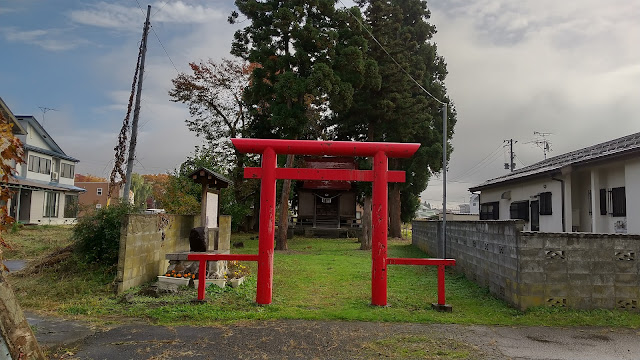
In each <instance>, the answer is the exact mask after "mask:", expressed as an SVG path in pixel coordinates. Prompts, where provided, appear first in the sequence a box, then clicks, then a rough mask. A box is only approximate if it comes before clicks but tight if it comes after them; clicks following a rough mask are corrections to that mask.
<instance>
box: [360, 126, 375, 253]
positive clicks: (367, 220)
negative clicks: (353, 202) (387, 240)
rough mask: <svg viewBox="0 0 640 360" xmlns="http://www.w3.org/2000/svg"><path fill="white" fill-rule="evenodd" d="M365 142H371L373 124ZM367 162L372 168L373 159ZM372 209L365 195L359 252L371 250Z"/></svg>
mask: <svg viewBox="0 0 640 360" xmlns="http://www.w3.org/2000/svg"><path fill="white" fill-rule="evenodd" d="M367 140H368V141H373V124H371V123H370V124H369V128H368V129H367ZM367 161H368V162H369V165H371V166H372V168H373V158H368V159H367ZM372 208H373V200H372V198H371V195H366V196H365V197H364V210H363V211H362V238H361V239H360V250H371V243H372V236H373V235H372V234H371V231H372V227H373V224H372V222H371V219H372V214H371V209H372Z"/></svg>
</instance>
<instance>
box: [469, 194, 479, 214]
mask: <svg viewBox="0 0 640 360" xmlns="http://www.w3.org/2000/svg"><path fill="white" fill-rule="evenodd" d="M469 213H471V214H475V215H479V214H480V195H479V194H471V196H470V197H469Z"/></svg>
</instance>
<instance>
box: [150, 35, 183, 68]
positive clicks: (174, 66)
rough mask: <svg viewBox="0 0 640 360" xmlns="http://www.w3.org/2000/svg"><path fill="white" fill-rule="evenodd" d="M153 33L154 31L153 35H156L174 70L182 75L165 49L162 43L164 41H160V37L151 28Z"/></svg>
mask: <svg viewBox="0 0 640 360" xmlns="http://www.w3.org/2000/svg"><path fill="white" fill-rule="evenodd" d="M151 31H153V35H155V36H156V39H158V42H159V43H160V46H162V50H164V53H165V54H166V55H167V58H169V61H170V62H171V65H173V68H174V69H175V70H176V72H177V73H178V74H180V71H178V68H177V67H176V64H174V63H173V60H171V56H169V53H168V52H167V49H166V48H165V47H164V44H163V43H162V41H160V37H159V36H158V34H157V33H156V31H155V30H154V29H153V27H151Z"/></svg>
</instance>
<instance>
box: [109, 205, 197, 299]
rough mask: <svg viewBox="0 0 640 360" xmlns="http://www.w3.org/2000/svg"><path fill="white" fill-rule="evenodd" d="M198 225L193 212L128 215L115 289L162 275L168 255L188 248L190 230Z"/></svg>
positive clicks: (130, 286)
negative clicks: (190, 213)
mask: <svg viewBox="0 0 640 360" xmlns="http://www.w3.org/2000/svg"><path fill="white" fill-rule="evenodd" d="M197 226H200V218H199V216H193V215H167V214H144V215H143V214H131V215H128V217H127V219H126V221H125V222H124V224H123V226H122V229H121V233H120V252H119V255H118V273H117V276H116V292H117V293H122V292H123V291H125V290H127V289H130V288H132V287H134V286H138V285H141V284H144V283H145V282H149V281H151V280H153V279H155V277H156V276H158V275H161V274H163V273H164V272H165V271H166V269H167V266H168V264H169V263H168V261H167V260H166V259H165V256H166V254H167V253H175V252H184V251H189V232H190V231H191V229H192V228H194V227H197Z"/></svg>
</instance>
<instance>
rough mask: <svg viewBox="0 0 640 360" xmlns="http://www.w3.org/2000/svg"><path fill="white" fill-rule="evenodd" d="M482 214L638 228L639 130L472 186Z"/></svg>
mask: <svg viewBox="0 0 640 360" xmlns="http://www.w3.org/2000/svg"><path fill="white" fill-rule="evenodd" d="M469 190H470V191H472V192H480V219H481V220H483V219H484V220H505V219H522V220H524V221H525V230H530V231H544V232H570V231H577V232H594V233H632V234H640V133H635V134H631V135H627V136H624V137H621V138H619V139H615V140H611V141H607V142H604V143H601V144H596V145H593V146H589V147H587V148H584V149H579V150H575V151H572V152H569V153H566V154H562V155H558V156H554V157H552V158H549V159H546V160H543V161H540V162H538V163H535V164H533V165H529V166H527V167H524V168H522V169H519V170H516V171H514V172H512V173H509V174H507V175H504V176H500V177H497V178H495V179H491V180H487V181H486V182H484V183H483V184H480V185H477V186H474V187H472V188H470V189H469Z"/></svg>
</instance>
